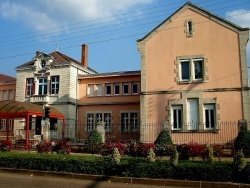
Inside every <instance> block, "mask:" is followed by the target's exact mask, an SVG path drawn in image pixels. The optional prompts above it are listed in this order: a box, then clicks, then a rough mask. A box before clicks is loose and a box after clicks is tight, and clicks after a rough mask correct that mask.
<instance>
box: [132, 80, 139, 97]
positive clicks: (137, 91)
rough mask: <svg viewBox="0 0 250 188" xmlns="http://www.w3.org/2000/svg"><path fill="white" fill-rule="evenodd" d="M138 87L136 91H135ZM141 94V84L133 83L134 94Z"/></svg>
mask: <svg viewBox="0 0 250 188" xmlns="http://www.w3.org/2000/svg"><path fill="white" fill-rule="evenodd" d="M134 87H136V91H135V90H134V89H135V88H134ZM138 93H139V83H138V82H132V94H138Z"/></svg>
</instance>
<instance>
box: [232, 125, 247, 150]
mask: <svg viewBox="0 0 250 188" xmlns="http://www.w3.org/2000/svg"><path fill="white" fill-rule="evenodd" d="M234 148H235V151H238V150H243V153H244V154H245V155H250V132H249V131H248V130H247V127H246V126H244V127H242V128H241V130H240V132H239V134H238V136H237V137H236V139H235V141H234Z"/></svg>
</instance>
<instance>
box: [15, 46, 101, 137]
mask: <svg viewBox="0 0 250 188" xmlns="http://www.w3.org/2000/svg"><path fill="white" fill-rule="evenodd" d="M87 53H88V48H87V45H83V46H82V61H81V62H79V61H77V60H74V59H72V58H70V57H68V56H66V55H64V54H62V53H60V52H58V51H55V52H52V53H50V54H45V53H43V52H36V56H35V57H34V58H33V60H32V61H30V62H28V63H25V64H23V65H20V66H18V67H16V72H17V82H16V100H17V101H21V102H24V101H26V102H31V103H35V104H41V105H44V106H45V105H49V106H52V107H55V108H56V109H58V110H59V111H60V112H62V113H63V114H64V115H65V117H66V129H67V130H66V132H65V134H66V135H65V137H69V138H74V137H75V130H76V122H77V87H78V75H79V74H82V75H85V74H93V73H96V72H95V71H94V70H92V69H91V68H89V67H88V59H87ZM24 86H25V87H24ZM52 124H55V125H56V126H57V130H60V128H61V122H57V120H53V122H51V126H53V125H52ZM36 126H37V128H38V129H40V127H41V119H40V120H37V123H36ZM58 128H59V129H58Z"/></svg>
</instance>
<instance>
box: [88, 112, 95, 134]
mask: <svg viewBox="0 0 250 188" xmlns="http://www.w3.org/2000/svg"><path fill="white" fill-rule="evenodd" d="M93 129H94V114H87V131H92V130H93Z"/></svg>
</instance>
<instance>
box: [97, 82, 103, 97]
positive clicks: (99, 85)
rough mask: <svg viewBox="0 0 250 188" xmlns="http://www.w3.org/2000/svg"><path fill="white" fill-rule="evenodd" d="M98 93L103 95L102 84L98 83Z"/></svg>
mask: <svg viewBox="0 0 250 188" xmlns="http://www.w3.org/2000/svg"><path fill="white" fill-rule="evenodd" d="M96 95H97V96H102V84H98V85H96Z"/></svg>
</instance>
